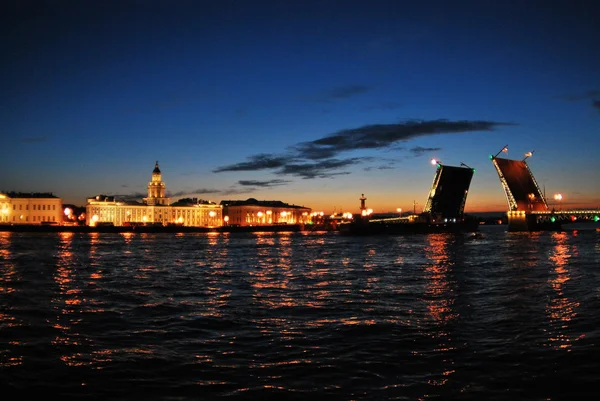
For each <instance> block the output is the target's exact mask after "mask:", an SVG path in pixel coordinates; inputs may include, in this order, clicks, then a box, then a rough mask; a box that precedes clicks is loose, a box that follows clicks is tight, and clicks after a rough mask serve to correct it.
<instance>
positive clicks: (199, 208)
mask: <svg viewBox="0 0 600 401" xmlns="http://www.w3.org/2000/svg"><path fill="white" fill-rule="evenodd" d="M165 193H166V186H165V183H164V182H163V181H162V174H161V172H160V169H159V167H158V162H156V165H155V166H154V170H153V171H152V180H151V181H150V182H149V183H148V196H147V197H146V198H143V203H140V202H135V201H121V200H117V199H116V198H115V197H114V196H106V195H98V196H95V197H93V198H88V200H87V205H86V224H87V225H90V226H94V225H114V226H128V225H148V224H152V225H165V226H166V225H171V224H176V225H182V226H190V227H219V226H221V225H222V224H223V213H222V211H223V208H222V206H220V205H217V204H216V203H214V202H209V201H204V200H198V199H195V198H194V199H189V200H185V201H178V202H176V203H174V204H172V205H171V204H170V199H169V198H168V197H166V196H165Z"/></svg>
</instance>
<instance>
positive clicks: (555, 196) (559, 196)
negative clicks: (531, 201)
mask: <svg viewBox="0 0 600 401" xmlns="http://www.w3.org/2000/svg"><path fill="white" fill-rule="evenodd" d="M562 198H563V196H562V194H554V200H555V201H557V202H558V210H561V206H560V201H561V200H562Z"/></svg>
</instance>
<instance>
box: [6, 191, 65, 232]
mask: <svg viewBox="0 0 600 401" xmlns="http://www.w3.org/2000/svg"><path fill="white" fill-rule="evenodd" d="M62 220H63V210H62V199H61V198H59V197H57V196H54V195H53V194H51V193H46V192H43V193H42V192H35V193H23V192H2V193H0V224H44V225H46V224H61V223H62Z"/></svg>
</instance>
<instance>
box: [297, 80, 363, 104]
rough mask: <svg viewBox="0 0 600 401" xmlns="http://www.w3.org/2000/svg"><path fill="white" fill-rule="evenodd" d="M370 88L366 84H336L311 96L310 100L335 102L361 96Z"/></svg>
mask: <svg viewBox="0 0 600 401" xmlns="http://www.w3.org/2000/svg"><path fill="white" fill-rule="evenodd" d="M369 90H370V88H369V87H368V86H365V85H356V84H352V85H344V86H336V87H334V88H331V89H329V90H327V91H325V92H322V93H320V94H318V95H316V96H314V97H311V98H309V99H308V100H309V101H312V102H328V103H329V102H334V101H338V100H343V99H348V98H351V97H355V96H360V95H362V94H364V93H367V92H368V91H369Z"/></svg>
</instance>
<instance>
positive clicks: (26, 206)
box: [4, 203, 56, 210]
mask: <svg viewBox="0 0 600 401" xmlns="http://www.w3.org/2000/svg"><path fill="white" fill-rule="evenodd" d="M18 206H19V209H18V210H23V204H19V205H18ZM31 206H32V210H56V205H31ZM46 206H48V209H46ZM4 207H5V208H6V205H4ZM13 210H17V204H16V203H13ZM25 210H29V205H25Z"/></svg>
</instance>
